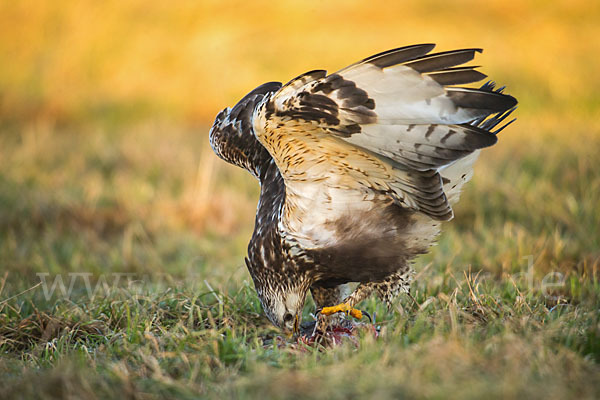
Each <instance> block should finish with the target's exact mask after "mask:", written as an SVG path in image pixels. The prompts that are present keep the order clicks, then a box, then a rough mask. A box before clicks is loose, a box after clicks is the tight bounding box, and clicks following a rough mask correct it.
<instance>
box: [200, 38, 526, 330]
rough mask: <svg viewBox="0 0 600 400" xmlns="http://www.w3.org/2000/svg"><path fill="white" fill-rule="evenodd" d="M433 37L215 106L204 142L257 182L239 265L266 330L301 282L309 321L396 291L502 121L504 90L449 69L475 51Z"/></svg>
mask: <svg viewBox="0 0 600 400" xmlns="http://www.w3.org/2000/svg"><path fill="white" fill-rule="evenodd" d="M434 47H435V45H434V44H419V45H413V46H407V47H401V48H397V49H393V50H389V51H385V52H383V53H379V54H376V55H373V56H371V57H368V58H365V59H364V60H362V61H359V62H357V63H354V64H352V65H350V66H348V67H346V68H343V69H342V70H340V71H338V72H336V73H333V74H327V72H326V71H324V70H314V71H310V72H307V73H305V74H302V75H300V76H298V77H297V78H295V79H292V80H291V81H289V82H288V83H287V84H285V85H282V84H281V83H279V82H269V83H265V84H263V85H261V86H259V87H257V88H256V89H254V90H252V91H251V92H250V93H248V94H247V95H246V96H245V97H244V98H242V99H241V100H240V101H239V102H238V103H237V104H236V105H235V106H234V107H233V108H225V109H224V110H222V111H221V112H220V113H219V114H218V115H217V117H216V120H215V122H214V124H213V126H212V128H211V130H210V135H209V136H210V144H211V147H212V148H213V150H214V152H215V153H216V154H217V155H218V156H219V157H220V158H222V159H223V160H225V161H227V162H229V163H231V164H234V165H237V166H239V167H242V168H244V169H246V170H248V171H249V172H250V173H251V174H252V175H254V177H255V178H256V179H258V181H259V182H260V199H259V202H258V209H257V213H256V220H255V228H254V233H253V235H252V238H251V240H250V244H249V245H248V256H247V257H246V259H245V261H246V265H247V267H248V270H249V272H250V275H251V276H252V279H253V281H254V285H255V288H256V291H257V294H258V297H259V298H260V302H261V304H262V306H263V309H264V311H265V313H266V315H267V317H268V318H269V319H270V320H271V322H272V323H273V324H274V325H276V326H277V327H280V328H282V329H283V330H285V331H287V332H297V331H298V329H299V323H300V318H301V314H302V309H303V307H304V302H305V299H306V296H307V293H308V290H310V291H311V293H312V296H313V298H314V300H315V303H316V305H317V307H318V308H319V309H320V310H321V312H320V320H321V318H324V319H325V320H326V319H327V318H328V317H327V316H328V315H333V314H336V313H338V312H346V313H347V314H351V315H353V316H355V317H357V318H360V317H361V312H360V311H359V310H357V309H355V308H354V307H355V306H356V305H357V304H358V303H359V302H361V301H362V300H364V299H365V298H367V297H368V296H370V295H371V294H377V295H378V296H379V297H380V298H381V299H382V300H383V301H385V302H386V303H387V304H390V303H391V302H392V301H393V299H394V298H395V297H397V296H398V295H399V294H400V293H402V292H406V291H408V288H409V283H410V280H411V275H412V269H411V261H412V260H413V259H414V258H415V257H416V256H418V255H419V254H423V253H425V252H427V251H428V248H429V247H430V246H431V245H432V244H433V243H434V241H435V239H436V237H437V235H438V234H439V231H440V224H441V223H442V222H443V221H448V220H450V219H452V218H453V211H452V205H453V204H454V203H456V201H457V200H458V198H459V194H460V191H461V188H462V186H463V185H464V183H465V182H467V181H468V180H469V179H470V178H471V176H472V167H473V163H474V162H475V160H476V159H477V157H478V155H479V152H480V149H482V148H485V147H489V146H491V145H493V144H495V143H496V141H497V137H496V134H497V133H498V132H499V131H500V130H501V129H503V128H504V127H506V125H508V123H504V124H503V121H504V120H505V119H506V118H507V116H508V115H509V114H510V113H511V112H512V111H513V110H514V109H515V107H516V104H517V101H516V99H515V98H514V97H512V96H509V95H507V94H504V93H502V92H503V90H502V88H501V89H495V85H494V83H491V82H488V83H486V84H484V85H483V86H482V87H480V88H468V87H462V86H460V85H464V84H469V83H472V82H477V81H481V80H483V79H484V78H485V77H486V75H484V74H483V73H481V72H479V71H477V70H476V68H477V67H475V66H464V65H463V64H465V63H467V62H469V61H471V60H472V59H473V58H474V56H475V53H477V52H481V51H482V50H481V49H476V48H471V49H461V50H453V51H446V52H440V53H431V51H432V50H433V48H434ZM511 122H512V121H511ZM509 123H510V122H509ZM350 282H357V283H358V286H356V288H355V290H354V291H353V292H352V293H348V289H347V288H348V286H347V284H348V283H350Z"/></svg>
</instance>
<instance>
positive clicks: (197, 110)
mask: <svg viewBox="0 0 600 400" xmlns="http://www.w3.org/2000/svg"><path fill="white" fill-rule="evenodd" d="M0 4H1V6H0V7H1V8H0V30H1V32H2V34H1V35H0V57H2V59H1V60H0V90H1V94H2V97H1V99H2V103H1V105H2V108H1V110H2V111H1V113H2V114H1V117H2V119H4V120H13V121H14V120H17V121H20V122H24V121H32V120H38V119H47V120H51V121H56V122H71V121H81V120H85V119H88V118H106V116H105V114H112V115H113V116H116V117H120V118H124V119H126V120H130V119H132V118H139V117H140V116H142V117H146V116H153V117H160V118H174V119H176V120H178V121H183V122H189V121H193V122H201V123H207V124H208V123H210V122H211V120H212V118H213V117H214V115H215V114H216V112H217V111H218V110H220V109H221V108H223V107H224V106H226V105H233V104H234V103H235V102H236V101H237V99H239V98H240V97H241V96H242V95H243V94H245V93H246V92H248V91H249V90H251V89H252V88H254V87H255V86H258V85H259V84H260V83H263V82H265V81H269V80H279V81H284V82H285V81H287V80H288V79H290V78H292V77H294V76H296V75H298V74H300V73H302V72H305V71H307V70H311V69H315V68H325V69H328V70H330V71H334V70H337V69H339V68H342V67H343V66H345V65H347V64H349V63H351V62H354V61H356V60H358V59H360V58H363V57H366V56H368V55H370V54H373V53H376V52H379V51H383V50H386V49H390V48H394V47H399V46H403V45H408V44H414V43H422V42H433V43H437V44H438V48H437V49H438V50H440V51H441V50H448V49H454V48H460V47H482V48H484V49H485V52H484V53H483V55H481V56H479V57H478V58H477V59H476V62H477V63H479V64H481V65H483V66H484V69H483V70H484V71H485V72H486V73H488V74H490V76H491V77H493V78H494V79H497V80H498V81H499V82H501V83H502V84H506V85H508V87H509V89H510V91H511V93H513V94H515V95H516V96H517V97H518V98H519V100H520V101H521V105H520V114H522V113H529V112H535V114H536V115H542V116H544V117H546V116H550V115H557V114H558V115H560V117H561V118H562V117H568V118H575V117H585V116H590V114H591V112H592V111H597V108H598V104H599V100H598V97H599V96H598V95H597V93H595V90H592V88H595V89H598V88H600V74H599V73H598V70H599V67H600V63H599V57H598V54H600V40H599V39H598V37H600V4H599V3H598V2H594V1H584V0H569V1H566V0H559V1H549V2H548V1H518V0H509V1H507V0H491V1H467V0H459V1H452V2H444V1H432V0H425V1H398V2H386V1H368V2H366V1H348V0H345V1H293V0H283V1H277V2H271V1H252V2H250V1H228V2H222V1H196V0H178V1H172V2H158V1H154V2H152V1H141V0H119V1H115V0H107V1H101V2H98V1H80V0H61V1H41V2H36V3H35V4H32V3H30V2H23V1H10V0H2V1H1V2H0ZM553 122H554V121H553Z"/></svg>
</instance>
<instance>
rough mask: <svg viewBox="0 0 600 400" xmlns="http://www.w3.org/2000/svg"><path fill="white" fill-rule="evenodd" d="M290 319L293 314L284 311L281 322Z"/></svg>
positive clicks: (292, 317)
mask: <svg viewBox="0 0 600 400" xmlns="http://www.w3.org/2000/svg"><path fill="white" fill-rule="evenodd" d="M292 319H294V316H293V315H292V314H290V313H285V315H284V316H283V322H290V321H291V320H292Z"/></svg>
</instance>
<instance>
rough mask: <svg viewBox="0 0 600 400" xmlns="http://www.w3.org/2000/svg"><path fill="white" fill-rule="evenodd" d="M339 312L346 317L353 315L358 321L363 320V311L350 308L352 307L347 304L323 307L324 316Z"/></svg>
mask: <svg viewBox="0 0 600 400" xmlns="http://www.w3.org/2000/svg"><path fill="white" fill-rule="evenodd" d="M339 312H343V313H345V314H346V315H351V316H353V317H354V318H356V319H362V317H363V315H362V311H360V310H357V309H356V308H352V307H350V305H348V304H347V303H341V304H338V305H336V306H332V307H323V309H321V314H323V315H333V314H336V313H339Z"/></svg>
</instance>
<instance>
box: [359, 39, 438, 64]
mask: <svg viewBox="0 0 600 400" xmlns="http://www.w3.org/2000/svg"><path fill="white" fill-rule="evenodd" d="M434 47H435V44H434V43H423V44H415V45H412V46H404V47H398V48H396V49H392V50H387V51H383V52H381V53H377V54H374V55H372V56H370V57H367V58H365V59H364V60H361V61H359V62H358V63H357V64H364V63H369V64H373V65H376V66H378V67H379V68H387V67H390V66H392V65H397V64H402V63H405V62H407V61H411V60H415V59H417V58H419V57H423V56H424V55H426V54H427V53H429V52H430V51H431V50H433V48H434ZM354 65H356V64H354Z"/></svg>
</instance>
